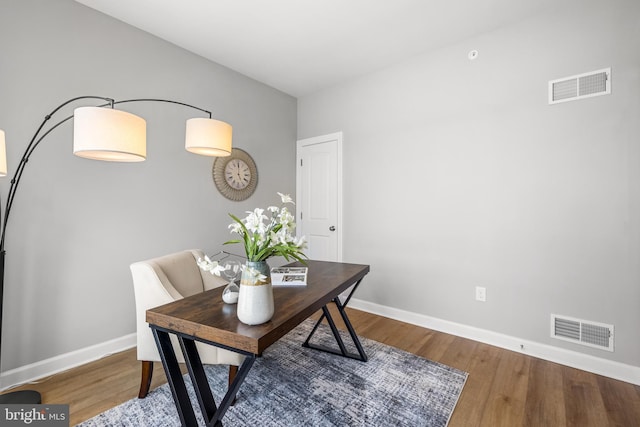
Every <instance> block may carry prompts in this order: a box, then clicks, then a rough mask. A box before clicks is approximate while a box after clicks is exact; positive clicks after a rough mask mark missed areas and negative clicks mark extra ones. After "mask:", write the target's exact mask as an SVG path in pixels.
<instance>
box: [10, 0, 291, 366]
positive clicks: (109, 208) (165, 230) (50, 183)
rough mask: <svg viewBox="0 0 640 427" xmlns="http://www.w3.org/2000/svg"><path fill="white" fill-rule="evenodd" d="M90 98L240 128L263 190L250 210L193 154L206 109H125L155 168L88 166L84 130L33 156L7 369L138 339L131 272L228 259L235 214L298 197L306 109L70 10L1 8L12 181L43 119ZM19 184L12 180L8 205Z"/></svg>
mask: <svg viewBox="0 0 640 427" xmlns="http://www.w3.org/2000/svg"><path fill="white" fill-rule="evenodd" d="M78 95H101V96H109V97H113V98H116V99H130V98H145V97H155V98H167V99H173V100H179V101H183V102H186V103H190V104H194V105H197V106H201V107H203V108H207V109H210V110H212V111H213V112H214V116H215V117H217V118H219V119H221V120H225V121H227V122H229V123H231V124H232V125H233V127H234V144H235V146H237V147H240V148H244V149H245V150H247V151H248V152H249V153H250V154H251V155H252V156H253V158H254V159H255V160H256V163H257V165H258V169H259V176H260V181H259V184H258V188H257V191H256V194H254V195H253V196H252V197H251V198H250V199H249V200H247V201H245V202H240V203H237V202H230V201H227V200H226V199H224V198H223V197H222V196H221V195H220V194H219V193H218V192H217V190H216V189H215V187H214V185H213V181H212V179H211V165H212V159H211V158H206V157H200V156H196V155H194V154H191V153H188V152H186V151H185V150H184V122H185V120H186V119H187V118H190V117H202V114H201V113H199V112H197V111H195V110H190V109H187V108H183V107H179V106H173V105H169V104H131V105H127V106H126V107H124V106H123V107H122V109H126V110H127V111H130V112H133V113H135V114H138V115H140V116H142V117H144V118H145V119H146V120H147V134H148V135H147V150H148V157H147V161H146V162H144V163H138V164H123V163H106V162H97V161H91V160H86V159H81V158H78V157H75V156H73V154H72V126H71V123H67V124H66V125H64V126H62V127H61V128H59V129H57V130H56V131H55V132H54V133H52V134H51V135H50V136H49V137H48V138H47V139H46V140H44V142H43V143H42V144H41V146H40V147H39V148H38V150H37V151H36V152H35V154H34V155H33V156H32V158H31V159H30V161H29V163H28V165H27V169H26V171H25V174H24V178H23V180H22V182H21V184H20V188H19V191H18V193H17V197H16V199H15V203H14V207H13V211H12V213H11V218H10V221H9V227H8V233H7V240H6V249H7V258H6V264H7V265H6V281H5V306H4V307H5V313H4V324H3V329H4V330H3V347H2V371H7V370H9V369H12V368H17V367H21V366H25V365H27V364H30V363H34V362H38V361H41V360H44V359H47V358H51V357H54V356H56V355H60V354H64V353H67V352H71V351H73V350H76V349H80V348H84V347H87V346H90V345H93V344H98V343H102V342H104V341H107V340H110V339H114V338H118V337H121V336H124V335H126V334H130V333H133V332H135V315H134V300H133V289H132V284H131V278H130V272H129V264H130V263H131V262H133V261H137V260H142V259H146V258H150V257H154V256H158V255H162V254H166V253H169V252H172V251H176V250H182V249H188V248H194V247H196V248H202V249H204V250H205V251H207V252H214V251H217V250H218V249H219V248H220V244H221V243H222V242H224V241H225V240H227V239H228V238H229V237H230V235H229V233H228V229H227V225H228V224H229V222H230V219H229V217H228V216H227V213H228V212H234V213H238V214H241V213H242V212H244V211H245V210H248V209H252V208H253V207H257V206H264V207H266V205H267V204H273V203H275V202H277V201H278V199H277V195H276V194H275V193H276V192H277V191H282V192H287V193H291V194H294V193H295V168H294V163H295V139H296V100H295V98H293V97H290V96H288V95H285V94H283V93H281V92H278V91H276V90H274V89H272V88H270V87H267V86H265V85H263V84H260V83H258V82H256V81H254V80H251V79H248V78H246V77H244V76H242V75H240V74H238V73H235V72H233V71H231V70H229V69H226V68H224V67H221V66H219V65H217V64H214V63H211V62H209V61H206V60H204V59H203V58H201V57H198V56H195V55H193V54H190V53H188V52H186V51H184V50H182V49H179V48H177V47H175V46H173V45H171V44H168V43H165V42H163V41H161V40H159V39H157V38H154V37H152V36H150V35H148V34H146V33H143V32H141V31H138V30H136V29H134V28H132V27H130V26H127V25H125V24H123V23H121V22H119V21H116V20H113V19H111V18H109V17H107V16H104V15H102V14H99V13H97V12H95V11H93V10H91V9H88V8H86V7H84V6H82V5H80V4H77V3H75V2H73V1H70V0H55V1H51V0H3V1H2V2H0V128H2V129H4V130H5V132H6V137H7V152H8V153H7V154H8V164H9V173H10V174H13V172H14V171H15V168H16V166H17V163H18V160H19V158H20V156H21V155H22V152H23V151H24V149H25V147H26V145H27V143H28V141H29V139H30V138H31V136H32V135H33V133H34V132H35V130H36V127H37V126H38V125H39V123H40V121H41V120H42V119H43V118H44V116H45V115H46V114H47V113H49V112H50V111H51V110H53V108H55V107H56V106H57V105H58V104H60V103H62V102H63V101H65V100H67V99H69V98H72V97H75V96H78ZM80 105H86V104H80ZM74 106H79V105H74ZM72 111H73V110H72V108H68V109H66V110H65V111H64V112H63V114H62V115H61V116H60V118H62V117H65V114H72ZM9 181H10V177H7V178H4V179H0V194H1V195H2V200H3V201H4V200H5V197H6V194H7V191H8V189H9ZM238 249H240V248H238Z"/></svg>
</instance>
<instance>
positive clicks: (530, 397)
mask: <svg viewBox="0 0 640 427" xmlns="http://www.w3.org/2000/svg"><path fill="white" fill-rule="evenodd" d="M528 384H529V385H528V390H527V400H526V404H525V413H524V419H525V425H528V426H562V425H566V413H565V405H564V392H563V388H562V387H563V385H562V384H563V383H562V366H560V365H558V364H555V363H552V362H548V361H545V360H541V359H535V358H532V359H531V367H530V369H529V382H528Z"/></svg>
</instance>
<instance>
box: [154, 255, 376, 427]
mask: <svg viewBox="0 0 640 427" xmlns="http://www.w3.org/2000/svg"><path fill="white" fill-rule="evenodd" d="M291 265H301V264H300V263H293V264H291ZM308 267H309V271H308V274H307V286H300V287H274V289H273V297H274V304H275V313H274V316H273V318H272V319H271V320H270V321H269V322H267V323H264V324H262V325H257V326H248V325H245V324H243V323H241V322H240V321H239V320H238V317H237V315H236V306H235V305H228V304H224V303H223V302H222V288H218V289H213V290H210V291H207V292H203V293H201V294H197V295H193V296H191V297H187V298H184V299H182V300H178V301H175V302H172V303H170V304H166V305H163V306H160V307H156V308H153V309H151V310H147V317H146V319H147V322H148V323H149V326H150V327H151V329H152V331H153V334H154V337H155V340H156V344H157V346H158V350H159V352H160V357H161V359H162V364H163V367H164V369H165V372H166V374H167V379H168V381H169V385H170V387H171V392H172V393H173V398H174V401H175V402H176V407H177V409H178V414H179V415H180V420H181V422H182V425H183V426H196V425H197V421H196V418H195V414H194V412H193V408H192V407H191V403H190V401H189V396H188V394H187V390H186V387H185V384H184V379H183V378H182V373H181V372H180V367H179V365H178V361H177V358H176V355H175V352H174V350H173V346H172V345H171V341H170V338H169V334H174V335H176V336H177V337H178V341H179V342H180V346H181V348H182V353H183V354H184V358H185V362H186V365H187V369H188V371H189V374H190V375H191V379H192V382H193V384H194V385H196V395H197V397H198V401H199V403H200V408H201V410H202V413H203V415H204V418H205V420H207V425H208V426H222V417H223V416H224V414H225V412H226V411H227V409H228V408H229V405H230V404H231V402H232V401H233V399H234V398H235V395H236V393H237V392H238V390H239V388H240V385H241V384H242V382H243V381H244V379H245V378H246V376H247V374H248V373H249V370H250V369H251V366H252V365H253V363H254V361H255V358H256V357H258V356H260V355H261V354H262V352H263V351H264V350H265V349H266V348H267V347H269V346H270V345H271V344H273V343H274V342H276V341H277V340H279V339H280V338H282V337H283V336H284V335H286V334H287V333H288V332H289V331H291V330H292V329H293V328H295V327H296V326H298V325H299V324H300V323H302V322H303V321H304V320H305V319H307V318H308V317H309V316H311V315H312V314H313V313H315V312H316V311H318V310H320V309H321V310H322V311H323V314H322V316H321V318H320V319H319V320H318V322H317V323H316V325H315V327H314V328H313V330H312V332H311V333H310V334H309V337H307V340H306V341H305V342H304V344H303V345H304V346H306V347H310V348H314V349H317V350H322V351H328V352H331V353H334V354H338V355H341V356H345V357H350V358H354V359H358V360H362V361H366V360H367V356H366V354H365V352H364V349H363V348H362V346H361V345H360V341H359V340H358V337H357V335H356V333H355V331H354V330H353V327H352V326H351V322H350V321H349V318H348V317H347V314H346V312H345V310H344V307H345V306H346V305H347V304H348V303H349V300H350V299H351V296H352V295H353V293H354V292H355V290H356V289H357V288H358V285H359V284H360V283H361V281H362V279H363V278H364V276H365V275H366V274H367V273H368V272H369V266H368V265H359V264H345V263H336V262H324V261H308ZM352 285H355V286H354V287H353V288H352V290H351V292H350V293H349V295H348V297H347V299H346V300H345V302H344V303H342V302H341V301H340V299H339V295H340V294H341V293H343V292H344V291H346V290H347V289H349V287H350V286H352ZM330 302H333V303H334V304H336V307H337V308H338V311H339V313H340V315H341V317H342V319H343V321H344V323H345V325H346V326H347V330H348V332H349V334H350V336H351V338H352V340H353V342H354V344H355V346H356V348H357V350H358V354H357V355H356V354H353V353H349V352H348V351H347V350H346V348H345V345H344V343H343V341H342V338H341V337H340V335H339V333H338V330H337V328H336V326H335V324H334V321H333V319H332V317H331V314H330V312H329V310H328V309H327V307H326V306H327V304H329V303H330ZM324 319H326V320H327V322H328V323H329V326H330V328H331V330H332V332H333V335H334V337H335V338H336V342H337V344H338V347H339V349H337V350H336V349H332V348H327V347H322V346H316V345H314V344H312V343H311V342H310V340H311V338H312V336H313V334H314V333H315V331H316V330H317V328H318V326H319V325H320V323H321V322H322V321H323V320H324ZM195 341H201V342H205V343H208V344H211V345H215V346H217V347H221V348H225V349H227V350H231V351H234V352H237V353H241V354H243V355H245V360H244V362H243V363H242V366H240V369H239V370H238V373H237V375H236V378H235V380H234V381H233V383H232V384H231V385H230V386H229V390H228V391H227V394H226V395H225V397H224V398H223V399H222V401H221V403H220V406H219V407H218V406H216V404H215V401H214V399H213V395H212V393H211V389H210V387H209V384H208V383H207V379H206V375H205V373H204V368H203V366H202V363H201V361H200V357H199V355H198V352H197V350H196V346H195Z"/></svg>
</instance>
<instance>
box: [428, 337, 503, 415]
mask: <svg viewBox="0 0 640 427" xmlns="http://www.w3.org/2000/svg"><path fill="white" fill-rule="evenodd" d="M454 342H455V340H454V341H452V343H454ZM503 352H504V350H501V349H499V348H497V347H493V346H490V345H487V344H482V343H478V345H477V346H476V348H475V349H474V351H473V354H472V355H471V359H470V361H469V364H468V365H467V369H465V370H466V371H467V372H468V373H469V376H468V378H467V382H466V384H465V385H464V389H462V395H461V396H460V399H459V401H458V404H457V405H456V409H455V411H454V412H453V415H452V417H451V421H450V422H449V427H466V426H472V425H480V420H482V418H483V416H484V411H485V408H486V406H487V401H488V400H489V398H490V397H491V396H492V395H491V389H492V387H493V381H494V379H495V376H496V372H497V371H498V365H499V364H500V359H501V356H502V354H503ZM439 361H440V362H441V360H439Z"/></svg>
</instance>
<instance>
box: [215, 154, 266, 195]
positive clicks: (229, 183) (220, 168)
mask: <svg viewBox="0 0 640 427" xmlns="http://www.w3.org/2000/svg"><path fill="white" fill-rule="evenodd" d="M212 175H213V182H214V183H215V184H216V188H217V189H218V191H220V194H222V195H223V196H224V197H226V198H227V199H229V200H234V201H236V202H239V201H242V200H245V199H247V198H249V196H251V195H252V194H253V192H254V191H255V190H256V187H257V186H258V168H257V167H256V162H254V161H253V159H252V158H251V156H250V155H249V153H247V152H246V151H244V150H241V149H239V148H233V149H232V150H231V155H230V156H227V157H216V159H215V160H214V161H213V168H212Z"/></svg>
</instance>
